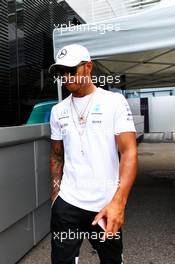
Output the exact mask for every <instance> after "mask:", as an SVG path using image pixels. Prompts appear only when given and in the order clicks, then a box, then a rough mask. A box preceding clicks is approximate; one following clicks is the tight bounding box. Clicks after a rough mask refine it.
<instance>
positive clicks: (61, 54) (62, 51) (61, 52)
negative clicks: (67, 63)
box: [57, 49, 67, 59]
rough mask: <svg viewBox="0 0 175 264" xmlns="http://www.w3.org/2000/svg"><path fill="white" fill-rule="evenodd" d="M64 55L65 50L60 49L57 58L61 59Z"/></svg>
mask: <svg viewBox="0 0 175 264" xmlns="http://www.w3.org/2000/svg"><path fill="white" fill-rule="evenodd" d="M66 54H67V50H66V49H62V50H61V51H60V54H58V56H57V58H58V59H62V58H63V57H64V56H65V55H66Z"/></svg>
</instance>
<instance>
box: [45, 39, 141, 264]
mask: <svg viewBox="0 0 175 264" xmlns="http://www.w3.org/2000/svg"><path fill="white" fill-rule="evenodd" d="M50 72H52V73H54V74H57V75H59V76H60V77H61V79H62V81H64V84H65V87H66V88H67V89H68V90H69V91H70V92H71V94H70V96H68V97H67V98H66V99H64V100H63V101H62V102H60V103H59V104H57V105H55V106H54V107H53V108H52V112H51V119H50V126H51V155H50V169H51V182H52V191H51V192H52V193H51V195H52V197H51V199H52V215H51V234H52V239H51V246H52V253H51V259H52V264H72V263H75V259H76V256H78V252H79V249H80V246H81V243H82V241H83V238H84V236H83V235H84V234H85V235H86V237H87V238H88V239H89V241H90V243H91V244H92V246H93V247H94V248H95V249H96V250H97V253H98V255H99V258H100V263H101V264H121V263H122V231H121V226H122V225H123V223H124V213H125V207H126V203H127V199H128V195H129V192H130V190H131V188H132V185H133V183H134V180H135V177H136V170H137V146H136V135H135V127H134V123H133V118H132V114H131V111H130V108H129V106H128V103H127V101H126V99H125V98H124V97H123V95H121V94H119V93H112V92H110V91H105V90H103V89H101V88H97V87H95V86H94V84H93V83H92V81H91V72H92V61H91V58H90V55H89V52H88V50H87V49H86V48H85V47H83V46H81V45H78V44H72V45H68V46H65V47H63V48H62V49H60V50H59V52H58V54H57V58H56V63H55V64H53V65H51V67H50ZM118 152H119V153H120V163H119V158H118Z"/></svg>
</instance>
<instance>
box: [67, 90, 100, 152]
mask: <svg viewBox="0 0 175 264" xmlns="http://www.w3.org/2000/svg"><path fill="white" fill-rule="evenodd" d="M95 91H96V89H95V90H94V92H93V93H92V95H91V97H90V100H89V101H88V103H87V105H86V107H85V108H84V110H83V111H81V113H80V114H79V112H78V111H77V109H76V107H75V104H74V102H73V100H72V96H71V98H70V108H71V115H72V119H73V123H74V126H75V128H76V130H77V132H78V135H79V138H80V145H81V154H82V155H83V156H84V154H85V151H84V148H83V142H82V137H83V134H84V131H85V129H86V124H87V118H88V116H89V112H90V108H91V104H92V99H93V97H94V94H95ZM90 103H91V104H90ZM88 105H89V109H88V112H87V114H86V116H84V113H85V111H86V109H87V107H88ZM72 106H73V107H72ZM73 108H74V110H75V113H76V114H77V117H78V121H79V125H81V130H80V129H79V127H78V125H77V124H76V121H75V119H74V115H73ZM82 112H83V113H82ZM80 118H81V119H80ZM82 118H83V119H82Z"/></svg>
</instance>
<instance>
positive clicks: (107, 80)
mask: <svg viewBox="0 0 175 264" xmlns="http://www.w3.org/2000/svg"><path fill="white" fill-rule="evenodd" d="M57 80H60V81H61V83H62V84H66V83H69V84H70V83H91V81H92V82H93V83H99V84H101V85H105V84H119V83H120V75H99V76H95V75H92V76H91V78H89V77H88V76H78V75H77V76H76V75H75V76H72V75H70V74H67V75H64V76H58V77H56V76H54V83H55V82H56V81H57Z"/></svg>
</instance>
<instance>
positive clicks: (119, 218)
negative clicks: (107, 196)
mask: <svg viewBox="0 0 175 264" xmlns="http://www.w3.org/2000/svg"><path fill="white" fill-rule="evenodd" d="M124 211H125V206H124V204H122V202H117V201H111V202H110V203H109V204H108V205H107V206H106V207H104V208H103V209H102V210H101V211H100V212H99V213H98V214H97V215H96V217H95V219H94V221H93V222H92V225H96V224H97V223H98V221H99V220H100V219H105V220H106V228H105V233H104V236H103V240H105V239H106V238H107V237H108V236H109V235H110V236H111V235H116V234H117V231H118V230H119V229H120V227H121V226H122V225H123V224H124Z"/></svg>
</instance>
